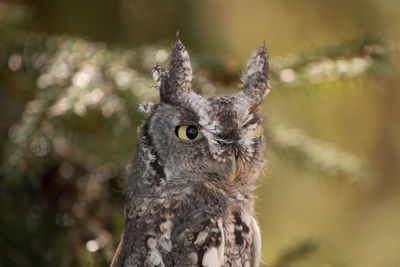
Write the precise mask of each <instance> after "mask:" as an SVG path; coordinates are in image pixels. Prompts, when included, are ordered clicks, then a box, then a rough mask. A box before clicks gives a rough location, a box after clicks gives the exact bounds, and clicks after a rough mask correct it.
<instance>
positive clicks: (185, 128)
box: [175, 125, 203, 140]
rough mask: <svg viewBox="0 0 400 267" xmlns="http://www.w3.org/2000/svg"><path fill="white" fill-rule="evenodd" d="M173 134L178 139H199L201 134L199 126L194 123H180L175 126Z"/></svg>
mask: <svg viewBox="0 0 400 267" xmlns="http://www.w3.org/2000/svg"><path fill="white" fill-rule="evenodd" d="M175 134H176V136H178V137H179V138H180V139H184V140H197V139H200V138H201V137H202V136H203V135H202V134H201V132H200V130H199V128H198V127H197V126H194V125H180V126H176V128H175Z"/></svg>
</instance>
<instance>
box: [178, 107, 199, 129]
mask: <svg viewBox="0 0 400 267" xmlns="http://www.w3.org/2000/svg"><path fill="white" fill-rule="evenodd" d="M179 113H180V114H184V115H185V116H184V117H183V118H179V122H180V124H181V125H183V124H191V125H193V124H195V125H199V119H200V118H199V116H198V115H197V114H196V113H194V112H193V111H191V110H189V109H186V108H179Z"/></svg>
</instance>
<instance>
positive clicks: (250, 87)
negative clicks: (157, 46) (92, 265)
mask: <svg viewBox="0 0 400 267" xmlns="http://www.w3.org/2000/svg"><path fill="white" fill-rule="evenodd" d="M268 68H269V64H268V55H267V52H266V48H265V44H264V43H263V44H262V45H261V46H260V47H258V48H257V49H256V50H255V51H254V52H253V53H252V54H251V56H250V58H249V60H248V62H247V65H246V67H245V70H244V71H243V75H242V83H243V89H242V90H240V91H238V92H237V93H235V94H233V95H228V96H201V95H199V94H197V93H195V92H194V91H193V89H192V86H191V82H192V67H191V63H190V58H189V55H188V52H187V50H186V49H185V47H184V46H183V44H182V43H181V41H180V40H179V38H178V37H177V40H176V43H175V44H174V45H173V47H172V51H171V54H170V57H169V63H168V67H167V68H163V67H161V66H155V67H154V70H153V77H154V79H155V80H156V82H157V84H156V85H155V87H156V89H158V90H159V94H160V101H159V103H157V104H151V103H146V104H142V105H141V106H140V108H139V109H141V110H142V111H144V112H147V113H149V115H148V117H147V119H146V121H145V122H144V123H143V124H142V125H141V126H140V127H139V128H138V133H137V135H138V139H139V142H138V148H137V153H136V156H135V158H134V159H133V161H132V162H131V163H130V164H129V167H128V177H127V183H126V192H127V196H126V199H127V200H126V209H125V216H126V218H125V228H124V231H123V233H122V237H121V241H120V244H119V246H118V249H117V251H116V253H115V256H114V259H113V262H112V264H111V266H146V267H147V266H149V267H150V266H157V267H162V266H207V267H219V266H249V267H250V266H259V262H260V249H261V238H260V230H259V227H258V225H257V221H256V220H255V218H254V200H253V196H252V192H253V190H254V183H255V181H256V179H257V178H258V175H259V172H260V170H261V169H262V167H263V164H264V137H263V127H262V117H261V114H260V109H261V103H262V101H263V99H264V97H265V96H266V95H267V94H268V93H269V91H270V79H269V72H268Z"/></svg>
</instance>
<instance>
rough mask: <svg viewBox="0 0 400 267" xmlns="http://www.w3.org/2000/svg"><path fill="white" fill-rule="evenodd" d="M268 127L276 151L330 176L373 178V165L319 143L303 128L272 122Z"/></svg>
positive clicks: (359, 178)
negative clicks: (371, 166)
mask: <svg viewBox="0 0 400 267" xmlns="http://www.w3.org/2000/svg"><path fill="white" fill-rule="evenodd" d="M266 128H267V129H266V132H267V135H268V137H269V141H270V143H271V146H272V148H273V149H274V150H275V151H276V152H284V153H287V154H288V155H290V156H291V157H292V158H294V159H297V160H298V159H300V160H302V161H303V162H305V163H307V164H309V165H311V166H313V167H314V168H316V169H318V170H321V171H323V172H324V173H326V174H328V175H334V176H342V175H344V176H346V177H349V178H350V181H352V182H357V181H363V182H370V181H371V180H372V178H373V174H372V170H371V169H370V167H369V166H370V165H369V164H368V162H367V161H366V160H365V159H362V158H360V157H357V156H354V155H352V154H350V153H348V152H345V151H341V150H340V149H338V148H337V147H336V146H334V145H333V144H330V143H327V142H324V141H319V140H316V139H314V138H312V137H310V136H308V135H307V134H306V133H304V131H302V130H301V129H296V128H293V127H288V126H287V125H285V124H283V123H280V122H278V121H276V120H271V119H270V120H269V121H268V123H267V126H266Z"/></svg>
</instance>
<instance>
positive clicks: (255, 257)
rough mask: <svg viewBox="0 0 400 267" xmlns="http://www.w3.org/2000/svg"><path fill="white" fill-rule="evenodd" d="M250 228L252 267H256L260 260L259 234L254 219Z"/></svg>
mask: <svg viewBox="0 0 400 267" xmlns="http://www.w3.org/2000/svg"><path fill="white" fill-rule="evenodd" d="M251 228H252V229H253V243H252V250H253V253H252V262H251V263H252V265H251V266H252V267H258V266H259V264H260V260H261V234H260V228H259V227H258V224H257V221H256V219H254V218H252V220H251Z"/></svg>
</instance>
